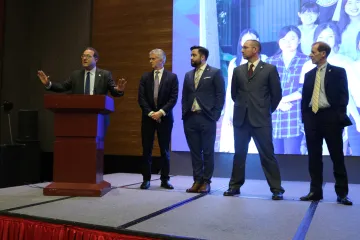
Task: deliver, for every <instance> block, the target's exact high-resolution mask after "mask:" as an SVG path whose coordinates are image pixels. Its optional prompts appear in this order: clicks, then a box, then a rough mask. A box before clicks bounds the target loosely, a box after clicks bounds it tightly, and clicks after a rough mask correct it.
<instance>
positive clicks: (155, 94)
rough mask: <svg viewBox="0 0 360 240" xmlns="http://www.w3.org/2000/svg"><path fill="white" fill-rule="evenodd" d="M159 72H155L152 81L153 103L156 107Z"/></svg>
mask: <svg viewBox="0 0 360 240" xmlns="http://www.w3.org/2000/svg"><path fill="white" fill-rule="evenodd" d="M159 73H160V72H159V71H155V81H154V102H155V105H157V100H158V95H159V85H160V82H159Z"/></svg>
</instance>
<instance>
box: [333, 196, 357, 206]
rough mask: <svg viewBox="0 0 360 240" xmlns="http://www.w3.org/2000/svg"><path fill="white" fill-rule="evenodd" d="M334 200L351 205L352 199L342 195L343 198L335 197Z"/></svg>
mask: <svg viewBox="0 0 360 240" xmlns="http://www.w3.org/2000/svg"><path fill="white" fill-rule="evenodd" d="M336 201H337V202H338V203H340V204H343V205H347V206H351V205H353V204H352V201H351V200H350V199H349V198H348V197H343V198H342V197H337V199H336Z"/></svg>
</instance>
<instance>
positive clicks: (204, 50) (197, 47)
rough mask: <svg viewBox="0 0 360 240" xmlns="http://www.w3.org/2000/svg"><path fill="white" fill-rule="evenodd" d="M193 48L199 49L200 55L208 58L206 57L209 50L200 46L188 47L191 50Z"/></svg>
mask: <svg viewBox="0 0 360 240" xmlns="http://www.w3.org/2000/svg"><path fill="white" fill-rule="evenodd" d="M194 49H197V50H198V51H199V53H200V55H203V56H205V60H207V59H208V57H209V50H207V49H206V48H204V47H201V46H192V47H191V48H190V50H191V51H192V50H194Z"/></svg>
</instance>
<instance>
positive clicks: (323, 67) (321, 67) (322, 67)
mask: <svg viewBox="0 0 360 240" xmlns="http://www.w3.org/2000/svg"><path fill="white" fill-rule="evenodd" d="M327 65H328V63H327V62H325V63H324V64H323V65H321V66H320V67H318V69H319V70H320V71H322V70H324V69H326V68H327Z"/></svg>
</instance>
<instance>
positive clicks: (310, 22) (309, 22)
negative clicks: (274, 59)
mask: <svg viewBox="0 0 360 240" xmlns="http://www.w3.org/2000/svg"><path fill="white" fill-rule="evenodd" d="M319 14H320V10H319V5H317V4H316V3H315V2H306V3H304V4H302V5H301V9H300V12H298V16H299V18H300V21H301V25H299V26H298V28H299V30H300V31H301V36H302V38H301V51H302V52H303V53H304V54H306V55H309V54H310V52H311V44H312V43H313V38H314V32H315V29H316V27H317V26H318V24H317V22H318V18H319Z"/></svg>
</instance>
